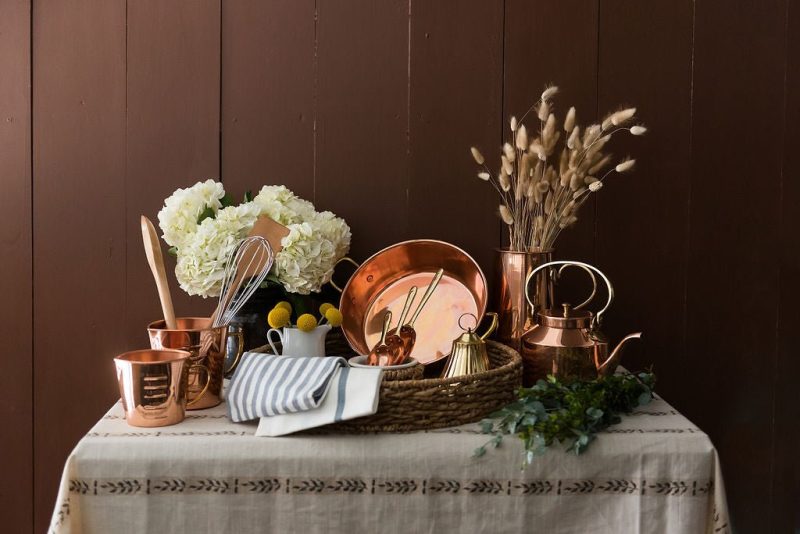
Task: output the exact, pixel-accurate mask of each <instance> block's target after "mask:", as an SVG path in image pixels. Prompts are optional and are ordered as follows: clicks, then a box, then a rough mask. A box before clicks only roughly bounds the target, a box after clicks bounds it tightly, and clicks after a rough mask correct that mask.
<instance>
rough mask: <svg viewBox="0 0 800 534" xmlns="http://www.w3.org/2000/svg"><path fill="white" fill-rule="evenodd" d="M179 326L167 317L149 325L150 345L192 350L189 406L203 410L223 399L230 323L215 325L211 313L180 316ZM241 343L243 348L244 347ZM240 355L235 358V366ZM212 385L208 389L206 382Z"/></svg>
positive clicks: (177, 321) (158, 347)
mask: <svg viewBox="0 0 800 534" xmlns="http://www.w3.org/2000/svg"><path fill="white" fill-rule="evenodd" d="M175 322H176V323H177V325H178V328H176V329H175V330H170V329H168V328H166V324H165V322H164V320H163V319H162V320H159V321H154V322H152V323H150V324H149V325H148V326H147V333H148V334H149V335H150V347H151V348H153V349H178V350H185V351H187V352H189V353H190V354H191V356H190V358H189V360H190V362H191V364H192V365H191V366H190V370H189V386H188V392H187V398H188V400H189V402H191V403H192V404H191V406H188V407H187V409H189V410H202V409H204V408H211V407H213V406H217V405H218V404H219V403H220V402H222V379H223V376H224V375H225V372H226V371H230V370H231V369H225V353H226V348H227V343H226V340H227V335H228V326H227V325H223V326H218V327H216V328H214V327H212V326H211V318H210V317H178V318H177V319H175ZM241 347H242V346H241V344H240V350H241ZM236 363H238V359H237V361H236V362H234V366H235V365H236ZM206 383H208V387H207V388H206V389H204V386H205V384H206Z"/></svg>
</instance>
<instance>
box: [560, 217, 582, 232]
mask: <svg viewBox="0 0 800 534" xmlns="http://www.w3.org/2000/svg"><path fill="white" fill-rule="evenodd" d="M577 221H578V218H577V217H575V216H574V215H570V216H569V217H565V218H563V219H561V221H560V222H559V223H558V227H559V228H562V229H563V228H566V227H568V226H572V225H573V224H575V223H576V222H577Z"/></svg>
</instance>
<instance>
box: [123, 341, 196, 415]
mask: <svg viewBox="0 0 800 534" xmlns="http://www.w3.org/2000/svg"><path fill="white" fill-rule="evenodd" d="M190 358H191V353H189V352H188V351H185V350H172V349H164V350H152V349H150V350H134V351H130V352H126V353H124V354H120V355H119V356H117V357H116V358H114V365H115V366H116V368H117V382H118V383H119V394H120V398H121V399H122V406H123V408H124V410H125V420H126V421H127V422H128V424H129V425H131V426H141V427H156V426H167V425H174V424H176V423H180V422H181V421H183V418H184V417H185V411H186V408H187V407H189V406H191V405H192V404H193V403H195V402H197V401H198V400H200V398H202V394H201V395H199V396H198V397H197V398H196V399H195V400H194V401H191V402H187V400H186V396H187V391H188V389H189V367H190V366H192V365H191V362H190V361H189V359H190ZM192 367H194V366H192ZM202 367H205V366H202ZM208 376H209V374H208V372H206V377H208ZM209 383H210V381H209V380H208V379H207V380H206V383H205V386H204V387H203V393H205V391H206V390H207V389H208V385H209Z"/></svg>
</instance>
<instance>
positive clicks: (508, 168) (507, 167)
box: [500, 155, 514, 176]
mask: <svg viewBox="0 0 800 534" xmlns="http://www.w3.org/2000/svg"><path fill="white" fill-rule="evenodd" d="M500 161H502V162H503V172H504V173H506V174H507V175H509V176H511V175H512V174H514V166H513V165H511V162H510V161H508V158H507V157H506V156H505V155H502V156H500Z"/></svg>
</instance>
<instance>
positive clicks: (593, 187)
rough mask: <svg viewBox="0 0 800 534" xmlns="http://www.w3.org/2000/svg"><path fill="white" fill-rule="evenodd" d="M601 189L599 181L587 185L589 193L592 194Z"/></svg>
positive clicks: (601, 183)
mask: <svg viewBox="0 0 800 534" xmlns="http://www.w3.org/2000/svg"><path fill="white" fill-rule="evenodd" d="M602 188H603V182H600V181H597V182H592V183H590V184H589V191H591V192H592V193H597V192H598V191H600V189H602Z"/></svg>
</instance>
